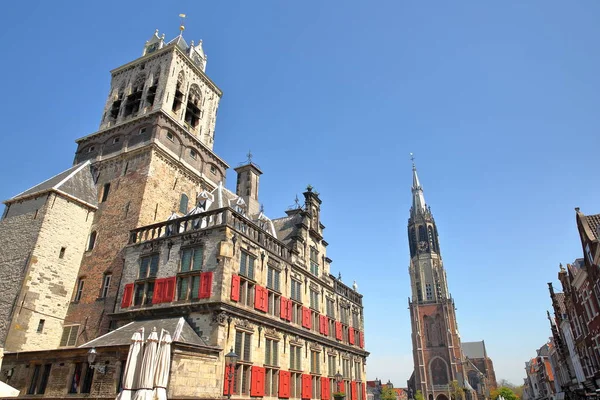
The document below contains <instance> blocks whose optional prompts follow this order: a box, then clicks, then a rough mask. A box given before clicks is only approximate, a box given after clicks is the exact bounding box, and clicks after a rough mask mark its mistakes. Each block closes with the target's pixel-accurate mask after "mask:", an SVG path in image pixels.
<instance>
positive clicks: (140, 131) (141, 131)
mask: <svg viewBox="0 0 600 400" xmlns="http://www.w3.org/2000/svg"><path fill="white" fill-rule="evenodd" d="M144 133H146V128H141V129H140V130H139V131H138V135H143V134H144Z"/></svg>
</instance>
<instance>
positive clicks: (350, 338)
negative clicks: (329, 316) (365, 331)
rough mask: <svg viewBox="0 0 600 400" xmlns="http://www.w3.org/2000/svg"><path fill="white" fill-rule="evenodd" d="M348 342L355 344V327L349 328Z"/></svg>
mask: <svg viewBox="0 0 600 400" xmlns="http://www.w3.org/2000/svg"><path fill="white" fill-rule="evenodd" d="M348 342H349V343H350V344H354V329H353V328H349V329H348Z"/></svg>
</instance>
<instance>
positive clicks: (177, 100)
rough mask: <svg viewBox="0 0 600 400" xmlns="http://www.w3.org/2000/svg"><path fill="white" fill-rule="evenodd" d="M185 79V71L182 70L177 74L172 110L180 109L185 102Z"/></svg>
mask: <svg viewBox="0 0 600 400" xmlns="http://www.w3.org/2000/svg"><path fill="white" fill-rule="evenodd" d="M183 81H184V75H183V71H181V72H180V73H179V75H178V76H177V85H176V87H175V96H174V98H173V107H172V110H173V111H174V112H177V111H179V109H180V108H181V104H182V103H183Z"/></svg>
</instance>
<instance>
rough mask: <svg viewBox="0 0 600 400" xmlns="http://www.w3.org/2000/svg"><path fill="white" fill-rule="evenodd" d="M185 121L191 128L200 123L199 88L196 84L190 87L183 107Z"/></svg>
mask: <svg viewBox="0 0 600 400" xmlns="http://www.w3.org/2000/svg"><path fill="white" fill-rule="evenodd" d="M185 122H186V123H187V124H188V125H190V126H191V127H192V128H196V127H197V126H198V124H199V123H200V90H199V89H198V86H196V85H194V86H192V88H191V89H190V94H189V96H188V101H187V105H186V108H185Z"/></svg>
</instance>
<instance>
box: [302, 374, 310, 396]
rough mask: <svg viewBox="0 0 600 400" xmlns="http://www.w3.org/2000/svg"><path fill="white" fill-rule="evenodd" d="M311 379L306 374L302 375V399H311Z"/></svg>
mask: <svg viewBox="0 0 600 400" xmlns="http://www.w3.org/2000/svg"><path fill="white" fill-rule="evenodd" d="M310 379H311V377H310V375H308V374H302V398H303V399H310V398H311V397H312V385H311V381H310Z"/></svg>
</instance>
